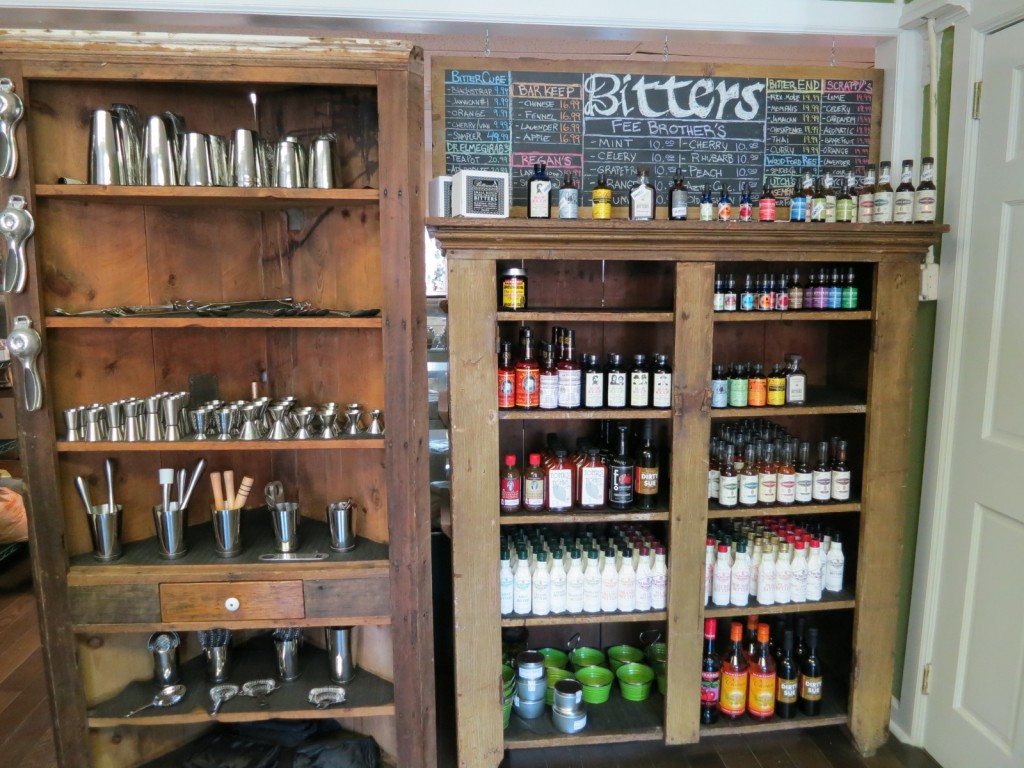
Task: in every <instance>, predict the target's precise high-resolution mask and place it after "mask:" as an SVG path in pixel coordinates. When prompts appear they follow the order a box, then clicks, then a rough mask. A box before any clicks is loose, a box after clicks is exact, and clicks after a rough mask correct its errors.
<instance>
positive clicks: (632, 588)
mask: <svg viewBox="0 0 1024 768" xmlns="http://www.w3.org/2000/svg"><path fill="white" fill-rule="evenodd" d="M619 610H620V611H622V612H624V613H629V612H632V611H635V610H636V571H634V570H633V553H632V552H630V550H628V549H627V550H625V551H624V552H623V553H622V565H620V566H619Z"/></svg>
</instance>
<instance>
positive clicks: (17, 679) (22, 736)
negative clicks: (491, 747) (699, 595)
mask: <svg viewBox="0 0 1024 768" xmlns="http://www.w3.org/2000/svg"><path fill="white" fill-rule="evenodd" d="M439 687H440V686H439ZM449 701H451V699H449ZM439 714H440V713H439ZM439 720H442V721H444V720H448V718H445V717H443V716H441V717H439ZM438 741H439V747H440V759H439V766H440V768H452V766H454V765H455V761H454V758H453V757H452V755H451V748H452V742H453V739H452V737H451V734H450V733H441V734H439V739H438ZM0 755H2V758H0V764H2V765H3V766H11V768H52V767H53V766H56V764H57V759H56V756H55V753H54V748H53V732H52V730H51V728H50V712H49V706H48V702H47V696H46V687H45V684H44V679H43V663H42V654H41V652H40V649H39V629H38V624H37V620H36V607H35V599H34V597H33V595H32V589H31V583H30V581H29V568H28V559H27V557H25V556H22V557H20V558H19V560H18V561H16V562H14V563H5V564H4V566H3V567H2V569H0ZM409 768H415V766H409ZM502 768H940V766H939V764H938V763H936V762H935V761H934V760H932V759H931V758H930V757H929V756H928V755H927V754H925V753H924V752H923V751H921V750H919V749H912V748H910V747H906V746H904V745H903V744H900V743H899V742H898V741H896V740H895V739H890V740H889V743H888V744H887V745H886V746H885V747H883V748H882V749H881V750H879V751H878V753H877V754H876V755H875V756H874V757H871V758H862V757H861V756H860V755H859V754H858V753H857V751H856V750H855V749H854V748H853V745H852V744H851V743H850V740H849V739H848V737H847V736H846V734H845V733H844V732H843V730H842V729H841V728H838V727H835V728H818V729H810V730H807V731H786V732H782V733H778V734H774V735H759V736H756V737H754V736H735V737H717V738H714V739H709V740H707V741H706V742H705V743H702V744H698V745H694V746H688V747H674V748H666V747H664V746H661V745H658V744H630V745H607V746H599V747H580V748H577V749H572V750H570V749H559V750H517V751H514V752H509V753H508V756H507V757H506V759H505V761H504V762H503V763H502Z"/></svg>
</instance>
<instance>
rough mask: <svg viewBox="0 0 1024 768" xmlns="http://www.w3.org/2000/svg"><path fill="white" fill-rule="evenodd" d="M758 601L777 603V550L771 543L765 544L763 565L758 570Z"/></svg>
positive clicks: (762, 557)
mask: <svg viewBox="0 0 1024 768" xmlns="http://www.w3.org/2000/svg"><path fill="white" fill-rule="evenodd" d="M757 602H758V603H760V604H761V605H774V604H775V550H774V549H773V547H772V545H771V544H767V545H766V546H765V550H764V553H763V554H762V555H761V567H760V568H758V570H757Z"/></svg>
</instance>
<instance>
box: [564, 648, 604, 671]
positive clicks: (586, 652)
mask: <svg viewBox="0 0 1024 768" xmlns="http://www.w3.org/2000/svg"><path fill="white" fill-rule="evenodd" d="M569 663H571V664H572V668H573V669H576V670H579V669H583V668H584V667H603V666H604V652H602V651H600V650H598V649H597V648H577V649H576V650H574V651H573V652H572V653H570V654H569Z"/></svg>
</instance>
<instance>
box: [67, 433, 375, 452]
mask: <svg viewBox="0 0 1024 768" xmlns="http://www.w3.org/2000/svg"><path fill="white" fill-rule="evenodd" d="M384 441H385V438H384V437H355V438H351V437H350V438H335V439H333V440H317V439H310V440H217V439H215V438H210V439H208V440H176V441H174V442H167V441H162V442H150V441H138V442H134V443H126V442H114V443H112V442H109V441H103V442H100V441H97V442H86V441H80V442H71V443H69V442H68V441H67V440H57V441H56V444H57V453H65V454H67V453H99V452H103V453H109V452H115V453H117V452H121V453H147V452H151V453H166V452H169V451H211V452H217V451H256V452H259V451H312V450H338V449H354V448H363V449H367V450H369V449H381V450H382V449H383V448H384Z"/></svg>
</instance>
